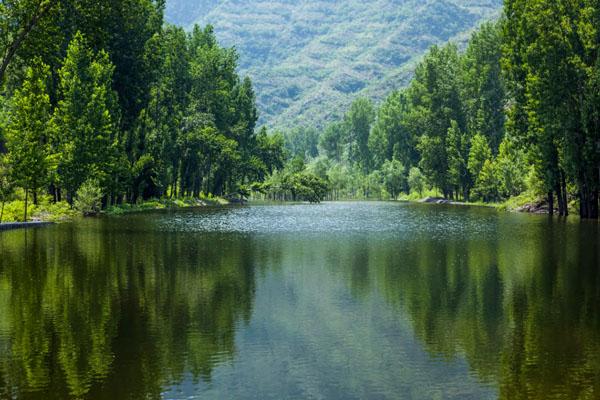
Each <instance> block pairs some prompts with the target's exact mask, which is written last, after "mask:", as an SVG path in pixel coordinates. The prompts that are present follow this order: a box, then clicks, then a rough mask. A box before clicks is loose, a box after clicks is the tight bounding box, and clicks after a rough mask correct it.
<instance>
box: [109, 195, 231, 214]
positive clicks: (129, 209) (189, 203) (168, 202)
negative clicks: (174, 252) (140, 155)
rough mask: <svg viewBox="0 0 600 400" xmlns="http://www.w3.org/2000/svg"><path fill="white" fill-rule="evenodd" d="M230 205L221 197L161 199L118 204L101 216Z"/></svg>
mask: <svg viewBox="0 0 600 400" xmlns="http://www.w3.org/2000/svg"><path fill="white" fill-rule="evenodd" d="M229 204H231V202H229V201H228V200H225V199H224V198H222V197H204V198H200V199H193V198H189V199H162V200H150V201H145V202H143V203H138V204H120V205H117V206H112V207H108V208H107V209H106V210H103V211H102V212H101V214H104V215H123V214H131V213H138V212H144V211H154V210H169V209H182V208H195V207H210V206H212V207H218V206H226V205H229Z"/></svg>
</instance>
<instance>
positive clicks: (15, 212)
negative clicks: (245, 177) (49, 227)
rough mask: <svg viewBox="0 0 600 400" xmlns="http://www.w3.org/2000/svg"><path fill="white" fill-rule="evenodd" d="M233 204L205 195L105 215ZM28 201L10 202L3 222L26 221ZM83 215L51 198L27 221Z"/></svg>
mask: <svg viewBox="0 0 600 400" xmlns="http://www.w3.org/2000/svg"><path fill="white" fill-rule="evenodd" d="M227 204H229V202H228V201H227V200H225V199H223V198H221V197H213V196H203V197H202V198H200V199H194V198H185V199H160V200H149V201H145V202H140V203H137V204H121V205H118V206H111V207H108V208H107V209H105V210H102V211H101V212H100V214H104V215H123V214H129V213H135V212H142V211H151V210H165V209H178V208H193V207H205V206H219V205H227ZM24 214H25V201H24V200H22V199H15V200H12V201H9V202H6V204H5V205H4V212H3V213H2V219H1V220H0V223H14V222H24V216H25V215H24ZM81 215H82V213H81V212H80V211H78V210H75V209H74V208H73V207H71V206H70V205H69V204H68V203H67V202H66V201H61V202H58V203H53V202H52V201H51V199H50V198H46V197H44V198H40V199H39V202H38V204H37V205H34V204H32V203H30V204H29V206H28V207H27V220H28V221H40V222H64V221H70V220H72V219H74V218H77V217H80V216H81Z"/></svg>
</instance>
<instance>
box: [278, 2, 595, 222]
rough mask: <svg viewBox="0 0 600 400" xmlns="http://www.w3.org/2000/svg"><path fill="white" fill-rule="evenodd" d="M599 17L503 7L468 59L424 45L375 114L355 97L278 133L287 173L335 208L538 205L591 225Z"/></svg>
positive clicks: (576, 8)
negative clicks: (319, 188) (303, 174)
mask: <svg viewBox="0 0 600 400" xmlns="http://www.w3.org/2000/svg"><path fill="white" fill-rule="evenodd" d="M599 18H600V6H598V5H597V4H596V3H594V2H590V1H580V2H572V1H559V2H556V1H545V0H538V1H531V0H527V1H526V0H518V1H517V0H508V1H506V2H505V16H504V17H503V18H502V19H501V20H500V21H499V22H496V23H486V24H484V25H482V26H481V28H480V29H478V30H477V31H476V32H475V33H474V34H473V36H472V38H471V40H470V41H469V43H468V46H467V47H466V50H464V51H460V50H459V48H458V47H457V46H456V45H455V44H452V43H451V44H448V45H446V46H443V47H439V46H433V47H432V48H431V49H430V51H429V52H428V54H427V55H426V56H425V57H424V59H423V60H422V61H421V62H420V63H419V64H418V66H417V67H416V71H415V75H414V78H413V80H412V81H411V83H410V85H409V86H408V87H407V88H405V89H401V90H398V91H395V92H394V93H392V94H391V95H390V96H389V97H388V98H387V99H386V100H385V101H384V102H383V103H382V104H380V105H379V106H375V105H374V104H373V103H372V102H371V101H369V100H368V99H365V98H359V99H357V100H356V101H355V102H354V103H353V104H352V106H351V107H350V109H349V110H348V111H347V113H346V115H345V116H344V118H343V119H341V120H340V121H338V122H334V123H332V124H331V125H329V126H328V127H327V128H326V129H324V130H323V131H322V132H320V131H318V130H316V129H312V128H297V129H294V130H291V131H289V132H287V133H286V135H285V137H286V147H287V149H288V150H289V151H290V152H291V153H292V154H293V155H295V157H296V159H295V160H294V163H292V165H294V164H298V163H303V162H304V163H307V165H306V167H305V168H307V169H308V170H310V171H312V172H314V173H315V174H316V175H317V176H320V177H321V178H322V179H324V180H326V181H328V182H329V185H330V188H331V197H332V198H333V199H338V198H379V199H381V198H397V197H398V196H399V195H400V194H401V193H404V194H405V197H408V198H410V196H411V195H412V196H413V198H417V197H422V196H423V195H424V194H427V193H429V194H430V195H433V196H436V195H438V196H443V197H444V198H446V199H456V200H464V201H481V202H503V201H506V200H508V199H511V198H513V199H515V198H516V200H515V201H516V202H528V201H529V202H538V201H540V200H539V199H542V198H545V203H546V204H545V206H544V207H545V208H546V209H548V211H549V212H550V213H553V212H555V211H557V212H558V213H559V214H560V215H564V216H566V215H568V214H569V211H570V210H578V212H579V214H580V215H581V217H582V218H598V189H599V186H600V176H599V167H600V98H599V96H600V80H599V79H600V58H598V57H599V53H598V49H599V46H600V31H599V30H598V28H597V27H598V26H600V19H599ZM287 168H290V166H288V167H287ZM292 168H293V167H292ZM277 179H278V176H277V174H276V175H275V176H274V177H272V180H273V181H275V182H276V181H277Z"/></svg>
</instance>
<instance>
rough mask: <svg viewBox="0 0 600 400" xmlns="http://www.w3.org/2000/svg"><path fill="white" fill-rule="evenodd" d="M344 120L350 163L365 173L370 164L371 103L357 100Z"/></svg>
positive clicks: (372, 117)
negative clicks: (355, 164)
mask: <svg viewBox="0 0 600 400" xmlns="http://www.w3.org/2000/svg"><path fill="white" fill-rule="evenodd" d="M344 118H345V125H346V126H347V128H348V132H349V138H350V150H351V152H350V161H351V162H354V163H357V164H358V165H359V166H360V168H361V169H362V171H363V172H367V171H369V170H370V168H371V164H372V160H371V152H370V151H369V135H370V133H371V126H372V124H373V122H374V120H375V109H374V107H373V103H372V102H371V101H370V100H369V99H366V98H359V99H358V100H356V101H354V103H352V105H351V106H350V110H349V111H348V113H346V115H345V117H344Z"/></svg>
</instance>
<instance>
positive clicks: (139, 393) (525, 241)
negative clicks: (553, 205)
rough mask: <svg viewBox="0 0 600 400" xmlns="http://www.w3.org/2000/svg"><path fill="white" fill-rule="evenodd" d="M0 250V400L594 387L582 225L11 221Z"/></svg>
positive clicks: (587, 250)
mask: <svg viewBox="0 0 600 400" xmlns="http://www.w3.org/2000/svg"><path fill="white" fill-rule="evenodd" d="M320 214H323V215H324V217H323V218H322V219H321V220H319V219H316V218H318V216H319V215H320ZM283 215H285V217H284V218H285V219H284V220H285V221H288V222H289V221H294V223H293V224H291V223H289V224H288V222H285V223H283V222H282V219H281V218H282V216H283ZM336 215H340V221H339V222H340V223H341V222H347V223H348V224H349V225H350V227H349V228H348V229H347V230H345V229H344V227H343V225H336V224H335V220H336ZM220 218H223V219H224V221H226V222H224V223H223V224H222V225H219V224H220V223H219V221H220ZM248 218H250V220H252V221H255V223H253V224H248ZM203 220H207V221H209V225H210V226H214V227H217V226H221V227H222V229H216V228H215V229H214V231H207V230H205V229H204V228H202V229H200V228H198V227H197V224H198V223H201V221H203ZM174 221H179V222H174ZM181 221H186V222H185V223H184V224H180V222H181ZM286 224H287V225H286ZM333 226H335V229H331V230H330V229H329V228H330V227H333ZM360 226H362V227H363V229H362V230H360V229H358V227H360ZM270 227H275V228H274V229H273V231H271V230H270ZM444 227H445V228H444ZM0 254H1V258H0V398H24V399H36V398H39V399H51V398H56V399H63V398H89V399H113V400H114V399H124V398H135V399H139V398H215V399H220V398H261V399H280V398H327V399H353V398H363V399H370V398H373V399H396V398H409V399H410V398H414V399H421V398H432V399H433V398H435V399H438V398H440V399H486V398H489V399H492V398H500V399H547V398H557V399H575V398H577V399H596V398H600V268H599V266H600V233H599V231H598V225H597V224H579V223H572V222H571V223H564V222H561V221H558V220H554V221H551V220H548V219H547V218H536V217H529V216H515V215H510V214H498V213H496V212H493V211H489V210H483V209H482V210H479V209H451V208H449V209H446V208H437V207H412V206H398V205H392V204H377V205H372V204H370V205H368V206H365V205H364V204H355V205H354V204H353V205H326V206H324V207H322V208H319V207H290V208H285V207H275V208H272V207H265V208H260V207H258V208H243V209H239V210H236V209H230V210H222V211H210V212H208V211H206V212H193V213H178V214H175V215H171V214H164V215H148V216H132V217H127V218H121V219H108V220H91V221H87V222H85V223H84V224H79V225H77V226H74V225H62V226H60V227H55V228H50V229H43V230H33V231H27V232H9V233H5V234H2V235H0Z"/></svg>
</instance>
